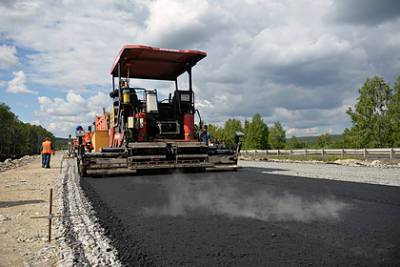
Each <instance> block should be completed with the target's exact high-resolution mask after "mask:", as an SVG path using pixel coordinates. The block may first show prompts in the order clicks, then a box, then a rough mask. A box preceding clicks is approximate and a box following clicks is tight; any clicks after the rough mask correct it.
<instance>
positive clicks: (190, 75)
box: [187, 67, 193, 92]
mask: <svg viewBox="0 0 400 267" xmlns="http://www.w3.org/2000/svg"><path fill="white" fill-rule="evenodd" d="M187 72H188V74H189V91H190V92H192V91H193V88H192V67H189V68H188V70H187Z"/></svg>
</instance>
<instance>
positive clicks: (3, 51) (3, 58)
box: [0, 45, 18, 69]
mask: <svg viewBox="0 0 400 267" xmlns="http://www.w3.org/2000/svg"><path fill="white" fill-rule="evenodd" d="M17 64H18V57H17V50H16V48H15V46H8V45H0V69H7V68H11V67H14V66H15V65H17Z"/></svg>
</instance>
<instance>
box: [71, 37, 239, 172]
mask: <svg viewBox="0 0 400 267" xmlns="http://www.w3.org/2000/svg"><path fill="white" fill-rule="evenodd" d="M206 55H207V54H206V53H205V52H203V51H198V50H171V49H160V48H153V47H149V46H141V45H126V46H124V47H123V48H122V49H121V50H120V52H119V54H118V56H117V58H116V60H115V62H114V64H113V66H112V69H111V75H112V84H113V89H112V91H111V93H110V97H111V98H112V101H113V104H112V108H111V111H110V114H109V117H108V119H107V120H103V122H102V125H99V126H98V125H97V122H96V123H95V124H96V125H95V127H96V128H95V131H94V134H93V137H94V140H92V143H93V144H99V143H101V140H100V139H99V140H100V141H99V140H96V136H102V137H101V138H102V139H104V134H102V135H100V134H97V135H96V131H97V130H98V128H99V129H100V128H101V130H99V131H102V132H104V131H107V138H108V146H104V147H101V149H100V151H97V150H98V149H97V148H95V151H96V152H91V153H84V154H82V155H81V156H80V157H79V159H78V160H79V169H80V172H81V175H82V176H85V175H88V174H101V175H104V174H110V173H114V172H116V171H124V172H125V171H128V172H136V171H137V170H142V169H175V168H183V169H187V168H190V169H196V170H205V169H206V168H218V167H221V166H223V167H225V168H226V167H228V168H230V169H235V168H236V167H237V166H236V165H237V154H238V150H236V151H228V150H226V149H225V150H224V152H223V151H222V150H221V151H220V153H219V152H217V151H215V149H209V147H208V145H207V144H206V143H205V142H202V141H201V140H200V139H199V130H198V129H199V128H201V118H200V114H199V112H198V110H196V109H195V101H194V100H195V96H194V92H193V88H192V68H193V66H195V65H196V63H197V62H198V61H200V60H201V59H203V58H204V57H206ZM184 73H187V74H188V87H187V88H183V89H182V88H179V87H178V77H179V76H180V75H182V74H184ZM134 79H150V80H165V81H172V82H174V85H175V90H174V92H173V93H170V94H169V96H168V97H167V98H165V99H159V98H160V94H159V93H158V91H157V89H146V88H141V87H136V86H135V85H134V82H135V80H134ZM195 116H198V117H199V119H200V123H199V127H197V130H196V126H195V123H194V121H195ZM104 121H106V122H104ZM99 138H100V137H99ZM103 142H104V141H103ZM220 159H222V160H220Z"/></svg>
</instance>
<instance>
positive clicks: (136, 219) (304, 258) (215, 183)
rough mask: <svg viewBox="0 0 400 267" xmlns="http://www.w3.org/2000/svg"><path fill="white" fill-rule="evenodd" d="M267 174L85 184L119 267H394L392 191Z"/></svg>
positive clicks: (397, 206) (397, 210) (399, 196)
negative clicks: (133, 266) (118, 261)
mask: <svg viewBox="0 0 400 267" xmlns="http://www.w3.org/2000/svg"><path fill="white" fill-rule="evenodd" d="M270 171H272V170H270V169H256V168H245V169H241V170H239V171H238V172H219V173H173V174H151V175H136V176H129V177H128V176H125V177H109V178H108V177H107V178H84V179H83V180H82V186H83V188H84V190H85V192H86V193H87V196H88V197H89V199H90V201H91V202H92V204H93V206H94V208H95V210H96V212H97V214H98V217H99V220H100V222H101V224H102V225H103V227H104V228H105V229H106V234H107V235H108V236H109V237H110V238H111V240H112V242H113V244H114V246H115V247H116V248H117V250H118V253H119V256H120V259H121V260H122V261H123V263H125V264H126V265H158V266H159V265H163V266H166V265H173V266H177V265H189V266H216V265H218V266H278V265H279V266H281V265H296V266H298V265H314V266H321V265H361V266H365V265H368V266H376V265H386V266H387V265H389V266H396V265H397V266H400V187H391V186H380V185H371V184H361V183H352V182H340V181H331V180H322V179H314V178H302V177H290V176H282V175H273V174H271V173H269V172H270Z"/></svg>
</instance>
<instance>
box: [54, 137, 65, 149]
mask: <svg viewBox="0 0 400 267" xmlns="http://www.w3.org/2000/svg"><path fill="white" fill-rule="evenodd" d="M54 148H55V149H56V150H66V149H68V138H64V137H56V138H55V142H54Z"/></svg>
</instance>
